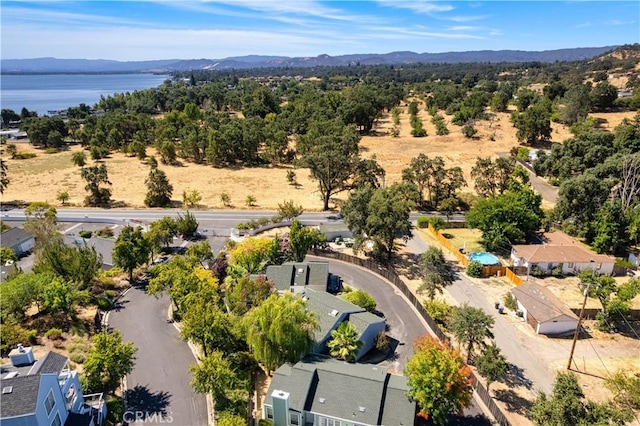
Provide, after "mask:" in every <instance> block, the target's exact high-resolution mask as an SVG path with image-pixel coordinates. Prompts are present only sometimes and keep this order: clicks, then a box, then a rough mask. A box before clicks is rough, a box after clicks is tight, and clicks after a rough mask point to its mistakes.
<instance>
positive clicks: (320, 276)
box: [265, 262, 341, 293]
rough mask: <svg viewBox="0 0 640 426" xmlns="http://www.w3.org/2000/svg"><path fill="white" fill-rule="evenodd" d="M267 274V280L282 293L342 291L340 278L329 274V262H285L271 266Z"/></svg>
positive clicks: (268, 267)
mask: <svg viewBox="0 0 640 426" xmlns="http://www.w3.org/2000/svg"><path fill="white" fill-rule="evenodd" d="M265 274H266V276H267V280H269V281H273V284H274V287H275V288H276V290H278V291H279V292H280V293H282V292H284V291H291V292H293V293H300V292H303V291H305V290H306V289H313V290H317V291H327V290H329V291H332V292H338V291H340V289H341V281H340V277H338V276H337V275H333V274H331V273H330V272H329V263H327V262H303V263H294V262H285V263H283V264H282V265H269V266H267V270H266V272H265Z"/></svg>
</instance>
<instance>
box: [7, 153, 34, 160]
mask: <svg viewBox="0 0 640 426" xmlns="http://www.w3.org/2000/svg"><path fill="white" fill-rule="evenodd" d="M36 157H37V155H36V154H35V153H33V152H20V153H17V154H16V155H15V156H14V157H12V158H13V159H14V160H28V159H30V158H36Z"/></svg>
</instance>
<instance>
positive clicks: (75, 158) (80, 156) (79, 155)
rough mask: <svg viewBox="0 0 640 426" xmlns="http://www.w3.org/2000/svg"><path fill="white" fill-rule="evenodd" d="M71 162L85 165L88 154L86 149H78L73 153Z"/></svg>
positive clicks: (81, 165)
mask: <svg viewBox="0 0 640 426" xmlns="http://www.w3.org/2000/svg"><path fill="white" fill-rule="evenodd" d="M71 162H72V163H73V164H74V165H76V166H78V167H84V166H86V165H87V154H85V153H84V151H76V152H74V153H73V154H72V155H71Z"/></svg>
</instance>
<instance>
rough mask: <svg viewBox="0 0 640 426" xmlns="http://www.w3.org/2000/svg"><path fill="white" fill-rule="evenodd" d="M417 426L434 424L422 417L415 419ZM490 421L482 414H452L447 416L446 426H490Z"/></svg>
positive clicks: (431, 425)
mask: <svg viewBox="0 0 640 426" xmlns="http://www.w3.org/2000/svg"><path fill="white" fill-rule="evenodd" d="M415 424H416V425H417V426H433V425H435V423H434V422H433V421H432V420H430V419H429V420H426V419H424V418H422V417H419V416H418V417H417V420H416V423H415ZM492 424H493V423H491V420H489V419H488V418H487V417H485V416H483V415H482V414H476V415H475V416H471V415H469V416H455V415H453V414H451V415H449V418H448V419H447V423H446V426H463V425H464V426H490V425H492Z"/></svg>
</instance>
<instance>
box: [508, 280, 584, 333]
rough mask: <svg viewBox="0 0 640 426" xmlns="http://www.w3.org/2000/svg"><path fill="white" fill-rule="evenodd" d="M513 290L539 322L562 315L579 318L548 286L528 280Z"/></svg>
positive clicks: (551, 319)
mask: <svg viewBox="0 0 640 426" xmlns="http://www.w3.org/2000/svg"><path fill="white" fill-rule="evenodd" d="M511 292H512V293H513V295H514V296H515V297H516V299H518V301H519V302H520V303H521V304H522V305H523V306H524V307H525V308H526V310H527V313H528V314H530V315H531V316H532V317H534V318H535V319H536V320H537V321H538V322H539V323H543V322H547V321H553V320H554V319H557V318H560V317H562V316H565V317H569V318H570V319H575V320H576V321H577V320H578V317H577V316H576V314H574V313H573V311H572V310H571V309H569V307H568V306H567V305H565V304H564V303H563V302H562V301H561V300H560V299H558V298H557V297H556V296H555V295H554V294H553V293H551V291H549V290H548V289H547V288H546V287H543V286H540V285H538V284H536V283H533V282H526V283H524V284H522V285H520V286H518V287H515V288H513V289H512V290H511Z"/></svg>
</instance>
